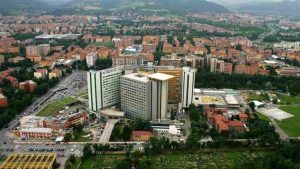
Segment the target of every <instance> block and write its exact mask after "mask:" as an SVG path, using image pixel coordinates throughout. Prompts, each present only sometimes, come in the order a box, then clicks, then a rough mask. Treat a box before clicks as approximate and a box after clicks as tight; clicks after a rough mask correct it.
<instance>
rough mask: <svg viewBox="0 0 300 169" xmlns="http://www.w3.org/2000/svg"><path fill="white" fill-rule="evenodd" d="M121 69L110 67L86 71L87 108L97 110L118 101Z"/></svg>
mask: <svg viewBox="0 0 300 169" xmlns="http://www.w3.org/2000/svg"><path fill="white" fill-rule="evenodd" d="M121 75H122V70H120V69H118V68H110V69H105V70H100V71H94V70H91V71H89V72H88V73H87V80H88V96H89V109H90V110H92V111H95V112H96V111H98V110H101V109H103V108H105V107H109V106H113V105H116V104H118V103H120V77H121Z"/></svg>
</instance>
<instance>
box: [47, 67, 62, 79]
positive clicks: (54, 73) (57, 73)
mask: <svg viewBox="0 0 300 169" xmlns="http://www.w3.org/2000/svg"><path fill="white" fill-rule="evenodd" d="M48 76H49V79H52V78H54V77H55V78H60V77H62V70H60V69H54V70H52V71H51V72H50V73H49V75H48Z"/></svg>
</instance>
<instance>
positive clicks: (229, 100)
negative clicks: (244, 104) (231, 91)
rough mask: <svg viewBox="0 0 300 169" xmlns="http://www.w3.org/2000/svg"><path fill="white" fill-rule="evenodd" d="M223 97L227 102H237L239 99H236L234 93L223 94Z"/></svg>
mask: <svg viewBox="0 0 300 169" xmlns="http://www.w3.org/2000/svg"><path fill="white" fill-rule="evenodd" d="M224 99H225V100H226V102H227V103H228V104H231V105H232V104H239V101H238V100H237V99H236V97H235V96H234V95H225V97H224Z"/></svg>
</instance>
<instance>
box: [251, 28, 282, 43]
mask: <svg viewBox="0 0 300 169" xmlns="http://www.w3.org/2000/svg"><path fill="white" fill-rule="evenodd" d="M277 32H278V29H276V28H275V25H274V24H268V29H267V31H266V32H264V33H262V34H260V35H259V36H258V38H257V40H255V41H253V43H255V44H260V43H262V42H263V40H264V39H265V38H266V37H268V36H271V35H275V34H276V33H277Z"/></svg>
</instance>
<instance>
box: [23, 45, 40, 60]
mask: <svg viewBox="0 0 300 169" xmlns="http://www.w3.org/2000/svg"><path fill="white" fill-rule="evenodd" d="M37 56H40V51H39V48H38V47H37V46H34V45H31V46H27V47H26V57H37Z"/></svg>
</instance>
